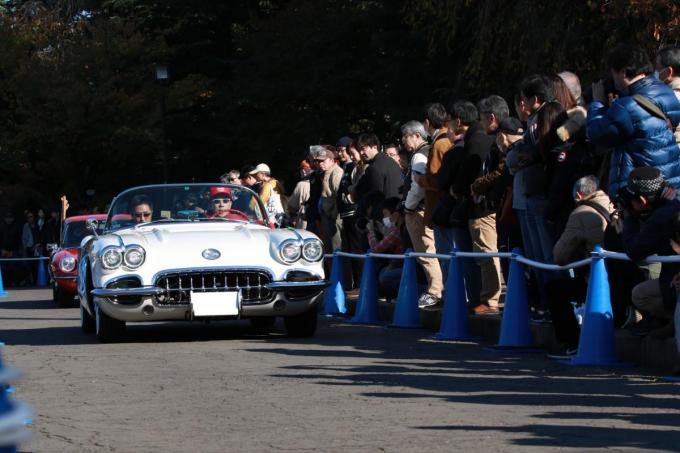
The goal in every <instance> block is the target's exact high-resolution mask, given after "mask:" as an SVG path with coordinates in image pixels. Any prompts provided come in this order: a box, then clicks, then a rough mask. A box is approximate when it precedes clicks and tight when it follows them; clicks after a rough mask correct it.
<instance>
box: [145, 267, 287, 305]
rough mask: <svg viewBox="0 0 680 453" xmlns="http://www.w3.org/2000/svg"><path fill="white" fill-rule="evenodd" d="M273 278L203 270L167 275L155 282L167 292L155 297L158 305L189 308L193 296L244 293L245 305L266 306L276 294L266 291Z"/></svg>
mask: <svg viewBox="0 0 680 453" xmlns="http://www.w3.org/2000/svg"><path fill="white" fill-rule="evenodd" d="M271 281H272V277H271V275H270V274H269V272H267V271H264V270H251V269H248V270H240V269H228V270H200V271H187V272H168V273H165V274H161V275H159V276H158V277H157V278H156V282H155V286H157V287H158V288H161V289H163V290H164V292H163V293H162V294H159V295H157V296H156V302H157V303H158V304H159V305H188V304H190V303H191V292H192V291H193V292H214V291H241V303H242V304H243V305H255V304H262V303H267V302H269V301H270V300H272V298H273V297H274V292H273V291H272V290H270V289H267V288H265V287H264V285H266V284H267V283H271Z"/></svg>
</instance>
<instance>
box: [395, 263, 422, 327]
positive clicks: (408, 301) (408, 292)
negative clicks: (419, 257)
mask: <svg viewBox="0 0 680 453" xmlns="http://www.w3.org/2000/svg"><path fill="white" fill-rule="evenodd" d="M411 252H412V250H411V249H408V250H406V258H405V259H404V267H403V269H402V271H401V281H400V282H399V295H398V296H397V306H396V307H395V309H394V317H393V318H392V324H390V327H402V328H413V329H418V328H421V327H422V324H421V323H420V311H419V310H418V278H417V276H416V262H415V258H413V257H412V256H411Z"/></svg>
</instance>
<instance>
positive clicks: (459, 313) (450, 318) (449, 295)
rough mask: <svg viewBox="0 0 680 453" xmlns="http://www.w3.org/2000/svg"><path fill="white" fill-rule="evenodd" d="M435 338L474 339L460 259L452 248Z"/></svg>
mask: <svg viewBox="0 0 680 453" xmlns="http://www.w3.org/2000/svg"><path fill="white" fill-rule="evenodd" d="M435 339H437V340H454V341H466V340H474V339H476V338H475V337H473V336H472V335H470V325H469V320H468V310H467V303H466V297H465V283H464V281H463V270H462V269H461V265H460V259H459V258H458V257H457V256H456V249H455V248H454V249H453V253H452V254H451V260H450V262H449V273H448V276H447V278H446V286H445V287H444V311H443V313H442V322H441V325H440V326H439V333H438V334H437V335H435Z"/></svg>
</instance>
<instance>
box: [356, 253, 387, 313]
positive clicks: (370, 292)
mask: <svg viewBox="0 0 680 453" xmlns="http://www.w3.org/2000/svg"><path fill="white" fill-rule="evenodd" d="M376 280H377V276H376V275H375V264H374V263H373V257H372V256H371V254H370V253H367V254H366V261H365V262H364V270H363V274H362V275H361V288H359V302H357V309H356V314H355V315H354V317H353V318H352V319H351V320H350V321H351V322H353V323H356V324H380V316H379V313H378V287H377V286H376Z"/></svg>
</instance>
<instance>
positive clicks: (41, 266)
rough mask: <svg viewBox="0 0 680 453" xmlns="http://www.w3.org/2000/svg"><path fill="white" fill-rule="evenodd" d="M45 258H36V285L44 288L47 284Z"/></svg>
mask: <svg viewBox="0 0 680 453" xmlns="http://www.w3.org/2000/svg"><path fill="white" fill-rule="evenodd" d="M46 268H47V258H40V259H39V260H38V278H37V279H36V285H37V286H39V287H41V288H44V287H46V286H47V269H46Z"/></svg>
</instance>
